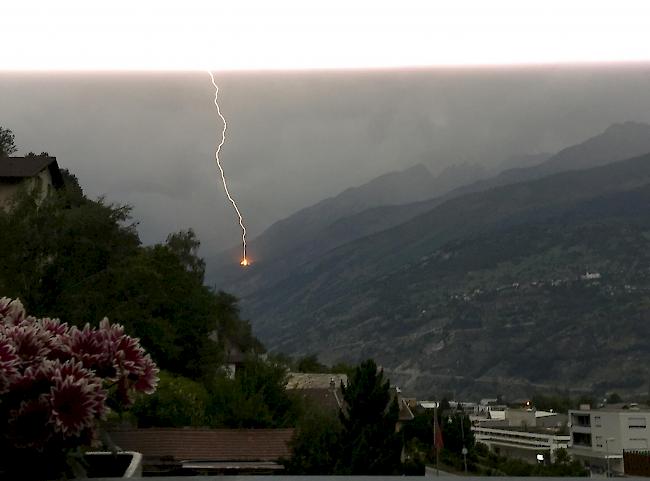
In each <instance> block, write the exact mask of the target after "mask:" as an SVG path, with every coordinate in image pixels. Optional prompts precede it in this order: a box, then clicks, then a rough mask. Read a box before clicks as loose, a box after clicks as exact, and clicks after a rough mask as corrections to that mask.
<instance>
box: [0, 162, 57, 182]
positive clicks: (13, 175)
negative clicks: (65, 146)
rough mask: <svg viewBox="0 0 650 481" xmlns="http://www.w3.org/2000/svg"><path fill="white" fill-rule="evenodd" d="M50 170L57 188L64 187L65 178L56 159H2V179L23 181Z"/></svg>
mask: <svg viewBox="0 0 650 481" xmlns="http://www.w3.org/2000/svg"><path fill="white" fill-rule="evenodd" d="M46 168H47V169H49V170H50V174H51V175H52V183H53V184H54V186H55V187H61V186H63V177H62V176H61V171H60V170H59V164H58V163H57V161H56V157H50V156H49V155H28V156H27V157H0V177H4V178H9V179H16V180H18V179H23V178H26V177H34V176H35V175H37V174H38V173H39V172H41V171H42V170H43V169H46Z"/></svg>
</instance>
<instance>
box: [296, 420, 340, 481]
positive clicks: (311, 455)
mask: <svg viewBox="0 0 650 481" xmlns="http://www.w3.org/2000/svg"><path fill="white" fill-rule="evenodd" d="M340 436H341V424H340V422H339V421H338V419H337V418H336V417H334V416H332V415H330V414H329V413H322V412H319V411H318V410H311V411H310V412H309V413H308V414H307V415H306V416H305V417H304V418H303V419H302V420H301V422H300V425H299V426H298V431H297V433H296V434H295V436H294V438H293V440H292V442H291V458H289V459H287V460H285V461H284V466H285V469H286V470H287V474H301V475H332V474H334V468H335V466H336V465H337V461H338V459H339V458H340V456H341V445H340Z"/></svg>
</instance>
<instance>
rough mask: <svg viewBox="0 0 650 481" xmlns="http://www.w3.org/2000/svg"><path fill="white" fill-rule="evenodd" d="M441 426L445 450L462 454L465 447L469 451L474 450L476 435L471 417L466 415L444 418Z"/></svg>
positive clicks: (446, 416)
mask: <svg viewBox="0 0 650 481" xmlns="http://www.w3.org/2000/svg"><path fill="white" fill-rule="evenodd" d="M440 426H441V428H442V438H443V440H444V445H445V449H446V450H448V451H451V452H452V453H456V454H461V451H462V449H463V446H465V447H466V448H467V449H468V450H469V451H471V450H473V448H474V433H473V432H472V429H471V427H472V424H471V423H470V420H469V417H468V416H465V415H464V414H453V415H445V416H442V419H441V422H440Z"/></svg>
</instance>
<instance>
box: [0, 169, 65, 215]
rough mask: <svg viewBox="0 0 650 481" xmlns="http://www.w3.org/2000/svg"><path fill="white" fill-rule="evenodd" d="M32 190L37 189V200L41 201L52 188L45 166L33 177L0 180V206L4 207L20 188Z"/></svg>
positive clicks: (48, 172) (49, 175) (50, 176)
mask: <svg viewBox="0 0 650 481" xmlns="http://www.w3.org/2000/svg"><path fill="white" fill-rule="evenodd" d="M21 189H25V190H27V191H28V192H32V191H33V190H34V189H39V190H38V196H37V202H38V203H41V202H43V200H44V199H45V197H47V195H48V194H49V193H50V191H51V190H52V189H53V184H52V175H51V174H50V170H49V169H48V168H47V167H46V168H44V169H43V170H41V171H40V172H39V173H38V174H36V175H35V176H33V177H29V178H25V179H23V180H22V181H20V182H3V181H2V180H0V207H2V208H4V209H6V208H7V207H8V206H9V204H10V203H11V200H12V198H13V197H14V196H15V195H16V194H17V193H18V192H19V191H20V190H21Z"/></svg>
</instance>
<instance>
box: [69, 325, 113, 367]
mask: <svg viewBox="0 0 650 481" xmlns="http://www.w3.org/2000/svg"><path fill="white" fill-rule="evenodd" d="M65 341H66V342H67V344H68V349H69V352H70V355H71V356H72V357H73V358H74V359H77V360H79V361H81V362H82V363H83V366H84V367H85V368H87V369H93V370H95V371H96V372H97V374H99V375H100V376H102V377H113V376H114V375H115V372H114V371H115V368H114V366H113V359H112V357H113V356H112V349H111V346H110V344H109V343H108V342H107V338H106V336H105V335H104V333H103V332H102V331H97V330H95V329H91V328H90V325H89V324H86V325H85V326H84V328H83V329H81V330H80V329H78V328H77V327H74V326H73V327H72V328H71V329H70V331H69V335H68V336H67V338H65Z"/></svg>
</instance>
